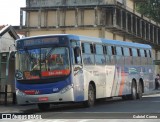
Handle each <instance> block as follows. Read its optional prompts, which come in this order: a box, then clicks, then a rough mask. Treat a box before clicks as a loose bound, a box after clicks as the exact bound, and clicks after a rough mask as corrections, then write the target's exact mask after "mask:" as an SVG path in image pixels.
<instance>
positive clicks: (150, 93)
mask: <svg viewBox="0 0 160 122" xmlns="http://www.w3.org/2000/svg"><path fill="white" fill-rule="evenodd" d="M154 94H160V89H158V90H153V91H151V92H148V93H143V95H144V96H145V95H154Z"/></svg>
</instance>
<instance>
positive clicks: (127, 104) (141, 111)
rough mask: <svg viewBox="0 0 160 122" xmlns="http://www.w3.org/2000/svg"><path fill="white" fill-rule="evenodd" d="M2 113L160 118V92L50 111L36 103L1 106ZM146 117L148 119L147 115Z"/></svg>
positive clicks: (58, 107)
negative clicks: (135, 98) (44, 109)
mask: <svg viewBox="0 0 160 122" xmlns="http://www.w3.org/2000/svg"><path fill="white" fill-rule="evenodd" d="M0 108H1V109H0V112H1V113H22V114H26V113H27V114H28V113H30V114H33V115H41V118H42V119H131V118H135V119H144V116H148V117H150V118H149V119H156V118H155V117H156V116H157V118H158V119H159V118H160V94H154V95H146V96H143V98H142V99H141V100H135V101H132V100H128V101H124V100H122V99H121V98H114V99H113V100H107V101H100V102H97V104H96V105H95V106H94V107H91V108H84V107H83V105H82V104H74V105H73V104H65V105H55V106H54V105H52V106H51V108H50V109H49V110H48V111H45V112H42V111H40V110H38V108H37V106H36V105H27V106H18V105H16V106H12V105H8V106H0ZM145 119H148V118H147V117H145Z"/></svg>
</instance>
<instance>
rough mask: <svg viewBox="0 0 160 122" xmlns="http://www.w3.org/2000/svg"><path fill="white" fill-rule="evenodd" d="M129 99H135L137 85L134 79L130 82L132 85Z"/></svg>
mask: <svg viewBox="0 0 160 122" xmlns="http://www.w3.org/2000/svg"><path fill="white" fill-rule="evenodd" d="M131 99H132V100H136V99H137V86H136V83H135V82H134V81H133V82H132V87H131Z"/></svg>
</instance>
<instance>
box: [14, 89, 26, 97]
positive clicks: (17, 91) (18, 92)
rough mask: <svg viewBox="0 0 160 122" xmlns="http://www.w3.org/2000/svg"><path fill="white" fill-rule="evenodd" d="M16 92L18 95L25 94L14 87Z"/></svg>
mask: <svg viewBox="0 0 160 122" xmlns="http://www.w3.org/2000/svg"><path fill="white" fill-rule="evenodd" d="M16 94H17V95H20V96H25V95H26V94H25V93H23V92H22V91H20V90H19V89H16Z"/></svg>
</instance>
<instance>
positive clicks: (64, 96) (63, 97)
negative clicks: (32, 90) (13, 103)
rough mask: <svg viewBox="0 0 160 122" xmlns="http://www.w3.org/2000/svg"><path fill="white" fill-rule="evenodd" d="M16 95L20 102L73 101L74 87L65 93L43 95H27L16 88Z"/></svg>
mask: <svg viewBox="0 0 160 122" xmlns="http://www.w3.org/2000/svg"><path fill="white" fill-rule="evenodd" d="M16 97H17V103H18V104H21V105H23V104H36V103H60V102H72V101H74V94H73V88H71V89H69V90H68V91H66V92H65V93H61V92H58V93H52V94H41V95H26V94H25V93H23V92H21V91H20V90H16Z"/></svg>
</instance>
